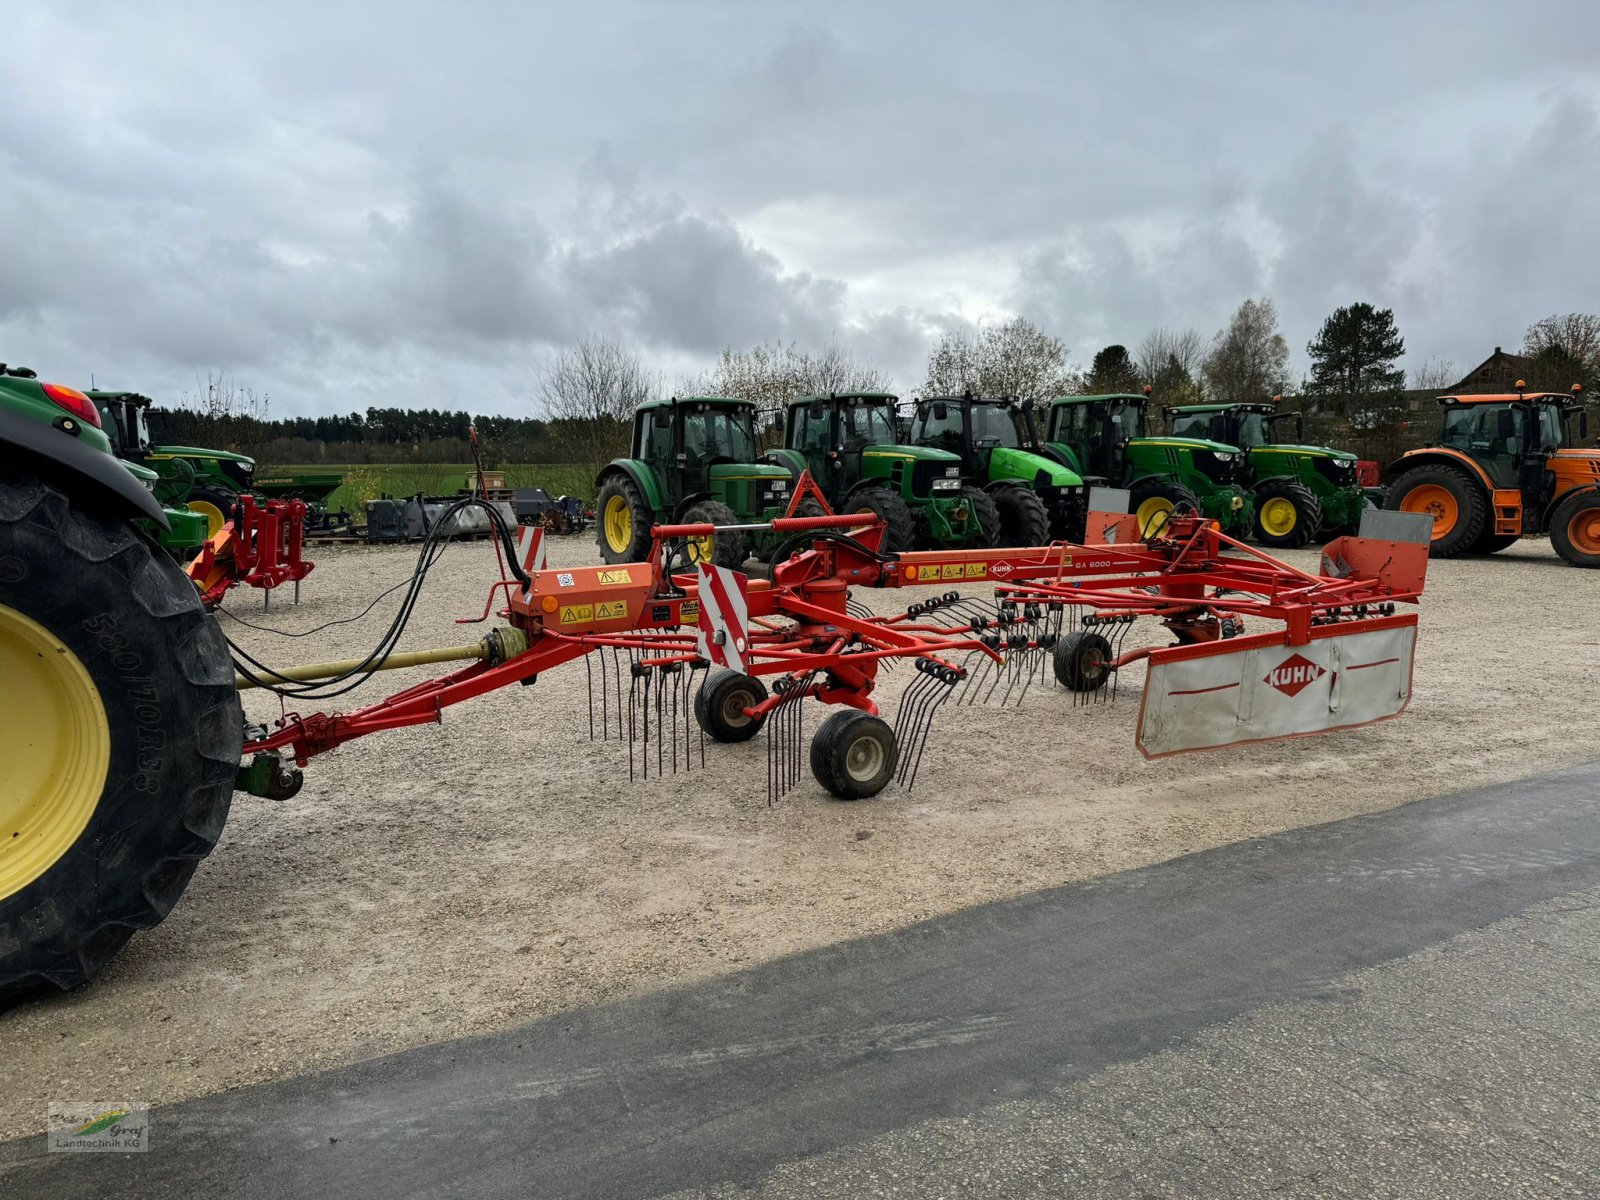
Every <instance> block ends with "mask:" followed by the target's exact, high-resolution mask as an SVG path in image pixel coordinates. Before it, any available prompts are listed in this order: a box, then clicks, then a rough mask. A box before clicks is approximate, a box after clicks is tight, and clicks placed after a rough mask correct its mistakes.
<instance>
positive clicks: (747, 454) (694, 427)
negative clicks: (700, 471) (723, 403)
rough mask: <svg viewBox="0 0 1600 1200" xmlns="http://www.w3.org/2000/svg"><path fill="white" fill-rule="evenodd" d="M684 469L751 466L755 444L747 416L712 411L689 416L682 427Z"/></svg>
mask: <svg viewBox="0 0 1600 1200" xmlns="http://www.w3.org/2000/svg"><path fill="white" fill-rule="evenodd" d="M683 452H684V454H685V455H686V456H687V457H686V459H685V465H687V466H691V467H702V466H708V465H710V464H711V463H713V462H717V461H719V460H720V461H723V462H754V461H755V457H756V442H755V437H754V436H753V435H752V432H751V427H750V415H749V413H748V412H744V411H737V410H732V409H726V408H711V409H706V410H704V411H703V412H692V413H690V414H689V415H688V416H687V417H686V418H685V420H684V423H683Z"/></svg>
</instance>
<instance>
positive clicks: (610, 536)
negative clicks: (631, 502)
mask: <svg viewBox="0 0 1600 1200" xmlns="http://www.w3.org/2000/svg"><path fill="white" fill-rule="evenodd" d="M605 522H606V545H607V546H609V547H611V552H612V553H613V554H622V553H625V552H626V551H627V549H628V547H629V546H631V545H633V509H631V508H630V507H629V506H628V499H627V497H626V496H613V497H611V499H609V500H607V501H606V511H605Z"/></svg>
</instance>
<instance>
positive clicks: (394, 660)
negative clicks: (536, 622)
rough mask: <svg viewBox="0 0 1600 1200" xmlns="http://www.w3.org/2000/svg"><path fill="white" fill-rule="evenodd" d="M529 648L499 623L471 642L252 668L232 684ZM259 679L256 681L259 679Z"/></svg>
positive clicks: (496, 655)
mask: <svg viewBox="0 0 1600 1200" xmlns="http://www.w3.org/2000/svg"><path fill="white" fill-rule="evenodd" d="M527 648H528V635H527V634H525V633H523V632H522V630H520V629H513V628H511V627H510V626H506V625H501V626H499V627H497V628H496V629H494V630H492V631H490V633H489V635H488V636H487V637H485V638H483V639H482V640H481V641H477V642H473V643H472V644H471V645H469V646H441V647H440V648H438V649H437V650H407V651H405V652H404V653H402V654H391V655H389V656H388V657H386V658H383V659H380V660H379V661H377V662H375V663H366V665H365V666H362V664H363V663H364V662H365V661H366V660H365V659H360V658H345V659H341V660H339V661H338V662H325V663H312V664H310V665H309V666H304V667H285V668H283V669H281V670H279V669H277V668H273V669H272V670H266V671H258V672H255V674H256V676H257V679H247V678H245V677H244V676H243V675H235V676H234V677H233V686H234V688H235V690H237V691H241V692H243V691H247V690H249V689H250V688H254V687H270V686H271V685H272V684H274V683H289V682H294V683H315V682H316V681H317V680H319V679H334V678H337V677H338V676H341V675H348V674H350V673H352V672H354V671H357V670H362V671H398V670H400V669H401V668H402V667H422V666H427V665H428V664H429V663H442V662H460V661H462V660H463V659H469V658H477V659H486V660H488V661H489V662H504V661H506V660H507V659H508V658H515V657H516V656H517V655H519V654H521V653H522V652H523V651H524V650H526V649H527ZM258 680H259V682H258Z"/></svg>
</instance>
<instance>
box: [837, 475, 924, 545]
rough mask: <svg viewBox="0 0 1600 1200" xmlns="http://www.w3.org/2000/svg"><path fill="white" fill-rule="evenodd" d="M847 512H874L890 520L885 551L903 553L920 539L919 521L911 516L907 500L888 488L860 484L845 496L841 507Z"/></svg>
mask: <svg viewBox="0 0 1600 1200" xmlns="http://www.w3.org/2000/svg"><path fill="white" fill-rule="evenodd" d="M839 511H840V512H845V513H874V514H876V515H877V516H880V517H882V518H883V519H884V521H885V522H886V523H887V524H888V526H889V530H888V534H887V536H886V537H885V538H884V544H883V550H884V552H885V553H886V554H904V553H905V552H906V551H907V550H910V549H911V547H912V545H913V544H914V543H915V542H916V539H917V523H916V521H915V520H913V519H912V516H911V509H910V508H909V507H907V505H906V502H905V501H904V500H903V499H901V498H900V497H899V496H898V495H896V494H895V493H894V492H891V491H890V490H889V489H888V488H883V487H877V486H872V487H864V488H857V489H856V490H855V491H853V492H851V493H850V494H849V495H848V496H846V497H845V501H844V503H843V504H842V505H840V507H839Z"/></svg>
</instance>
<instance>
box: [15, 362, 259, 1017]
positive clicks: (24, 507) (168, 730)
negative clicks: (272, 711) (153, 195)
mask: <svg viewBox="0 0 1600 1200" xmlns="http://www.w3.org/2000/svg"><path fill="white" fill-rule="evenodd" d="M100 423H101V416H100V412H99V410H98V409H97V408H96V407H95V405H94V403H93V402H92V401H91V400H90V399H89V398H88V397H87V396H86V395H84V393H82V392H80V391H77V390H76V389H74V388H69V387H62V386H59V385H57V384H51V383H41V382H39V380H38V379H37V377H36V376H35V375H34V373H33V372H32V371H28V370H25V369H21V368H15V367H13V368H9V369H8V368H6V367H0V680H4V681H5V686H4V688H0V725H3V727H4V728H5V731H6V746H7V750H8V752H7V753H6V754H4V755H0V1008H4V1007H6V1006H7V1005H8V1004H10V1003H11V1002H13V1001H15V1000H17V999H19V998H21V997H23V996H27V995H31V994H32V993H34V992H35V991H38V990H41V989H48V988H50V987H57V988H63V989H65V988H72V987H76V986H77V985H79V984H81V983H83V982H84V981H85V980H86V979H88V978H89V976H91V975H92V974H94V972H95V971H97V970H98V969H99V968H100V967H101V966H102V965H104V964H105V963H106V962H107V961H109V960H110V958H111V957H112V955H114V954H115V953H116V952H117V950H118V949H119V948H121V946H122V945H123V944H124V943H125V942H126V941H127V940H128V939H129V938H130V937H131V936H132V935H133V934H134V932H135V931H137V930H140V929H148V928H150V927H151V926H153V925H155V924H157V923H158V922H159V921H160V920H161V919H162V918H163V917H164V916H166V914H167V913H168V912H169V911H170V910H171V908H172V906H173V905H174V904H175V903H176V902H177V900H178V897H179V896H180V895H181V894H182V892H183V890H184V888H185V886H186V885H187V884H188V882H189V879H190V877H191V876H192V875H193V874H194V871H195V867H196V866H197V865H198V864H199V862H200V860H201V859H202V858H204V857H205V856H206V854H207V853H209V852H210V850H211V848H212V847H213V846H214V845H215V844H216V841H217V838H218V837H219V836H220V834H221V833H222V826H223V823H224V821H226V819H227V816H228V806H229V803H230V801H231V800H232V797H233V790H234V782H235V775H236V772H237V771H238V767H239V759H240V748H241V745H242V741H243V718H242V715H241V713H240V709H239V698H238V694H237V693H236V692H235V690H234V686H233V663H232V660H231V658H230V656H229V652H228V645H227V642H226V641H225V640H224V639H223V636H222V632H221V630H220V629H218V627H217V622H216V618H215V617H213V616H212V615H211V614H209V613H207V612H206V611H205V610H204V609H203V608H202V607H201V604H200V594H199V592H198V591H197V590H196V589H195V586H194V584H193V583H192V582H190V580H189V579H188V577H187V576H185V575H184V573H183V571H182V569H181V568H180V567H179V566H178V564H177V563H175V562H174V561H173V560H172V558H171V556H170V555H168V554H166V553H163V552H162V550H161V549H160V548H159V547H158V546H157V545H156V544H155V543H154V541H153V540H152V539H151V538H150V537H149V536H147V535H146V531H147V530H148V531H161V532H168V531H169V530H170V529H176V528H177V527H178V526H179V525H180V524H182V523H184V522H188V523H190V524H191V525H193V526H194V532H195V536H194V537H193V538H191V539H189V540H190V541H191V544H192V543H193V542H195V541H198V540H199V536H200V527H201V526H202V525H203V524H204V522H203V520H202V518H200V517H198V516H195V515H193V514H190V513H187V512H183V513H180V512H176V511H172V510H165V511H164V510H163V509H162V507H161V505H160V504H159V503H158V502H157V500H156V497H155V495H154V494H153V486H154V484H155V482H156V476H155V474H154V472H151V471H149V470H147V469H145V468H144V467H141V466H139V465H138V464H136V463H126V462H119V461H117V459H116V458H115V457H113V456H112V454H111V443H110V440H109V439H108V438H107V436H106V434H105V432H104V431H102V429H101V428H100Z"/></svg>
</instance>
